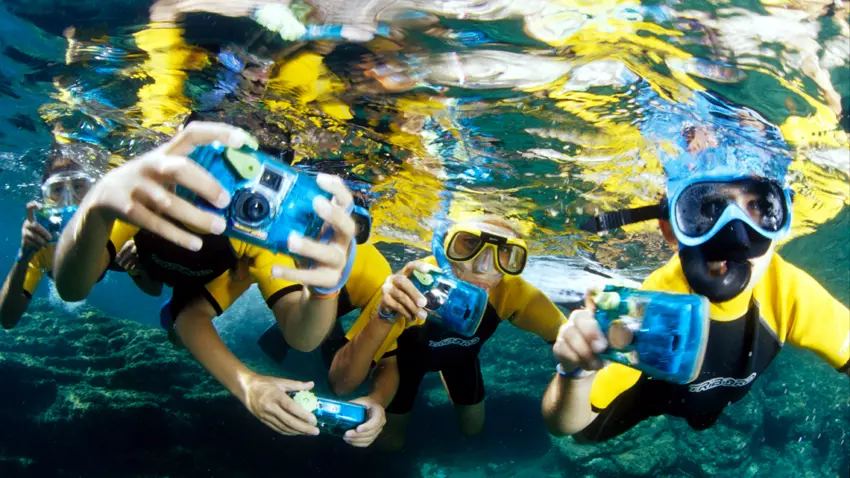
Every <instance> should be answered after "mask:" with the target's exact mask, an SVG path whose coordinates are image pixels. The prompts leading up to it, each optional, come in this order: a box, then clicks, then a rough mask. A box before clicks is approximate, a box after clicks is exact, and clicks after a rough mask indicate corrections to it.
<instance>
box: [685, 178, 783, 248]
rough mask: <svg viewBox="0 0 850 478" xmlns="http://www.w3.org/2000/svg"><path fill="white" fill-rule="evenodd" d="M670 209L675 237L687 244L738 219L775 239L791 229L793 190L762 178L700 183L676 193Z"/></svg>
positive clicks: (697, 242)
mask: <svg viewBox="0 0 850 478" xmlns="http://www.w3.org/2000/svg"><path fill="white" fill-rule="evenodd" d="M669 211H670V224H671V225H672V227H673V232H674V233H675V234H676V239H678V241H679V242H680V243H681V244H682V245H685V246H698V245H701V244H704V243H705V242H707V241H708V240H709V239H711V238H712V237H714V236H715V235H716V234H717V233H718V231H720V229H722V228H723V227H725V226H726V225H728V224H729V223H730V222H732V221H734V220H736V219H737V220H740V221H742V222H744V223H745V224H747V225H749V226H750V227H752V228H753V229H754V230H756V231H757V232H758V233H759V234H761V235H762V236H764V237H765V238H767V239H770V240H776V239H779V238H781V237H783V236H785V235H786V234H787V233H788V231H789V229H790V228H791V193H790V191H789V190H788V189H782V188H781V187H780V186H779V184H777V183H776V182H775V181H769V180H762V179H751V178H750V179H739V180H734V181H722V180H713V181H706V182H697V183H693V184H690V185H688V186H686V187H684V188H682V189H681V190H679V191H678V192H676V194H674V196H673V198H672V200H671V201H670V209H669Z"/></svg>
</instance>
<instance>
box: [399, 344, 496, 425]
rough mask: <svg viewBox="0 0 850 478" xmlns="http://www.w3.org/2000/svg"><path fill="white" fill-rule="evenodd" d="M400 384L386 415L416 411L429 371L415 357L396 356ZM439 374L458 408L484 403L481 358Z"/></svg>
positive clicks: (444, 369)
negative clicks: (415, 404)
mask: <svg viewBox="0 0 850 478" xmlns="http://www.w3.org/2000/svg"><path fill="white" fill-rule="evenodd" d="M397 357H398V358H397V360H398V373H399V383H398V391H397V392H396V394H395V398H393V401H392V402H391V403H390V405H389V406H388V407H387V413H395V414H399V415H401V414H405V413H409V412H410V411H411V410H413V404H414V402H416V397H417V396H418V395H419V385H420V384H421V383H422V379H423V378H425V374H426V373H428V372H429V371H430V370H427V369H426V368H425V367H422V366H421V365H419V364H420V363H421V362H420V361H417V360H416V358H415V357H409V356H407V355H406V354H400V355H398V356H397ZM439 372H440V373H441V374H442V376H443V380H445V382H446V388H447V389H448V393H449V398H450V399H451V401H452V403H453V404H455V405H467V406H468V405H477V404H479V403H481V402H482V401H484V379H483V377H482V376H481V364H480V363H479V361H478V355H475V356H471V357H464V358H463V359H461V360H458V361H456V362H454V363H452V364H451V365H448V366H444V367H442V369H440V370H439Z"/></svg>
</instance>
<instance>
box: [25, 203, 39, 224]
mask: <svg viewBox="0 0 850 478" xmlns="http://www.w3.org/2000/svg"><path fill="white" fill-rule="evenodd" d="M39 209H41V204H39V203H38V201H30V202H28V203H27V221H29V222H34V221H35V212H36V211H38V210H39Z"/></svg>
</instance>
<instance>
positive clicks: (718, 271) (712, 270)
mask: <svg viewBox="0 0 850 478" xmlns="http://www.w3.org/2000/svg"><path fill="white" fill-rule="evenodd" d="M707 265H708V274H709V275H710V276H712V277H720V276H722V275H723V274H725V273H726V270H727V269H728V268H727V266H726V261H709V262H708V263H707Z"/></svg>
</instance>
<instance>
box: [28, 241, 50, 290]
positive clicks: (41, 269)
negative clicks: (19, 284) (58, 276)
mask: <svg viewBox="0 0 850 478" xmlns="http://www.w3.org/2000/svg"><path fill="white" fill-rule="evenodd" d="M55 249H56V246H55V245H54V244H50V245H48V246H47V247H44V248H42V249H41V250H40V251H38V252H37V253H36V254H35V255H34V256H33V258H32V259H30V261H29V263H28V264H27V273H26V276H24V294H25V295H26V296H27V298H28V299H32V295H33V294H34V293H35V289H36V287H38V284H39V282H41V279H42V278H43V277H44V273H45V272H46V273H47V275H48V277H49V276H50V275H51V274H52V273H53V251H54V250H55Z"/></svg>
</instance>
